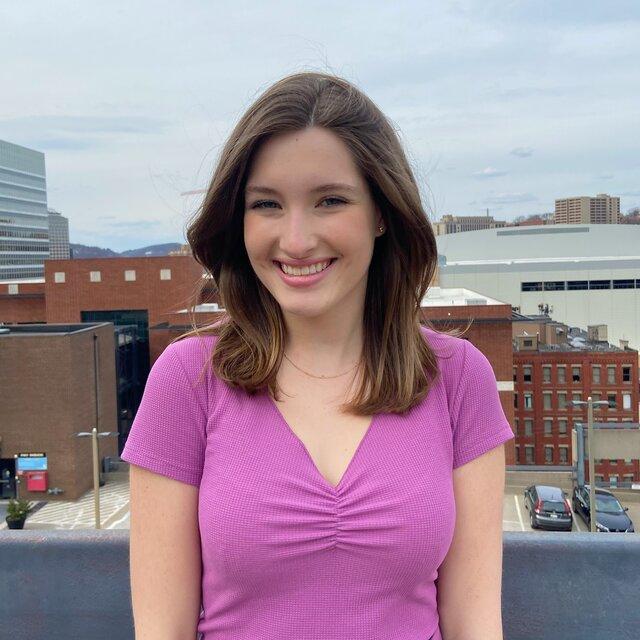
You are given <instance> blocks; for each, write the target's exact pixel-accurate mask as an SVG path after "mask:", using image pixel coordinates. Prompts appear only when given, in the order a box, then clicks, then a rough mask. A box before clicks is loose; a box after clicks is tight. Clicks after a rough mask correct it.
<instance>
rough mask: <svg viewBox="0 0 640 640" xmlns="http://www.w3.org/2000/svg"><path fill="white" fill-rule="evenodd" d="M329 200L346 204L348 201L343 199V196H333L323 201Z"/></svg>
mask: <svg viewBox="0 0 640 640" xmlns="http://www.w3.org/2000/svg"><path fill="white" fill-rule="evenodd" d="M327 200H333V201H334V202H336V203H337V204H346V201H345V200H343V199H342V198H333V197H329V198H325V199H324V200H323V201H322V202H326V201H327ZM333 206H336V205H333Z"/></svg>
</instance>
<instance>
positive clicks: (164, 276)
mask: <svg viewBox="0 0 640 640" xmlns="http://www.w3.org/2000/svg"><path fill="white" fill-rule="evenodd" d="M160 280H171V269H160Z"/></svg>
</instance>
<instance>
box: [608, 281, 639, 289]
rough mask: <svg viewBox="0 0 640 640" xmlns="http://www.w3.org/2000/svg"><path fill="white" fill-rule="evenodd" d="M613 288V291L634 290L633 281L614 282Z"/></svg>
mask: <svg viewBox="0 0 640 640" xmlns="http://www.w3.org/2000/svg"><path fill="white" fill-rule="evenodd" d="M613 288H614V289H633V288H634V284H633V280H614V281H613Z"/></svg>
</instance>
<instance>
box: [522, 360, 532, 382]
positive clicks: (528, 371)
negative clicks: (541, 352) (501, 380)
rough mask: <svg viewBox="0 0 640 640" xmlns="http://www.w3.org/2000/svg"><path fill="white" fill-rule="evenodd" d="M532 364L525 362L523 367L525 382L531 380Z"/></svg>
mask: <svg viewBox="0 0 640 640" xmlns="http://www.w3.org/2000/svg"><path fill="white" fill-rule="evenodd" d="M531 375H532V374H531V365H530V364H525V365H524V366H523V367H522V379H523V380H524V381H525V382H531Z"/></svg>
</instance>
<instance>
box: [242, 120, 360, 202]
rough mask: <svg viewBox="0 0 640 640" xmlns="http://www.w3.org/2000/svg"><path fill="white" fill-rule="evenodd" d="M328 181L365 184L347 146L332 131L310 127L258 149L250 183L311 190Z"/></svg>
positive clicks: (271, 141)
mask: <svg viewBox="0 0 640 640" xmlns="http://www.w3.org/2000/svg"><path fill="white" fill-rule="evenodd" d="M325 183H349V184H352V185H354V186H357V187H362V186H363V185H364V180H363V178H362V175H361V173H360V171H359V169H358V167H357V165H356V164H355V161H354V160H353V156H352V155H351V152H350V150H349V148H348V147H347V145H346V144H345V143H344V142H343V141H342V140H341V139H340V138H339V137H338V136H337V135H336V134H335V133H333V132H332V131H329V130H327V129H323V128H320V127H310V128H308V129H304V130H302V131H287V132H284V133H280V134H277V135H275V136H273V137H272V138H269V139H268V140H267V141H266V142H264V143H263V144H262V145H261V146H260V148H259V149H258V150H257V151H256V153H255V155H254V158H253V161H252V163H251V167H250V169H249V177H248V180H247V185H252V184H260V185H262V186H268V187H274V188H276V189H278V188H282V189H294V188H295V189H304V190H311V189H313V188H315V187H317V186H318V185H320V184H325Z"/></svg>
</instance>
